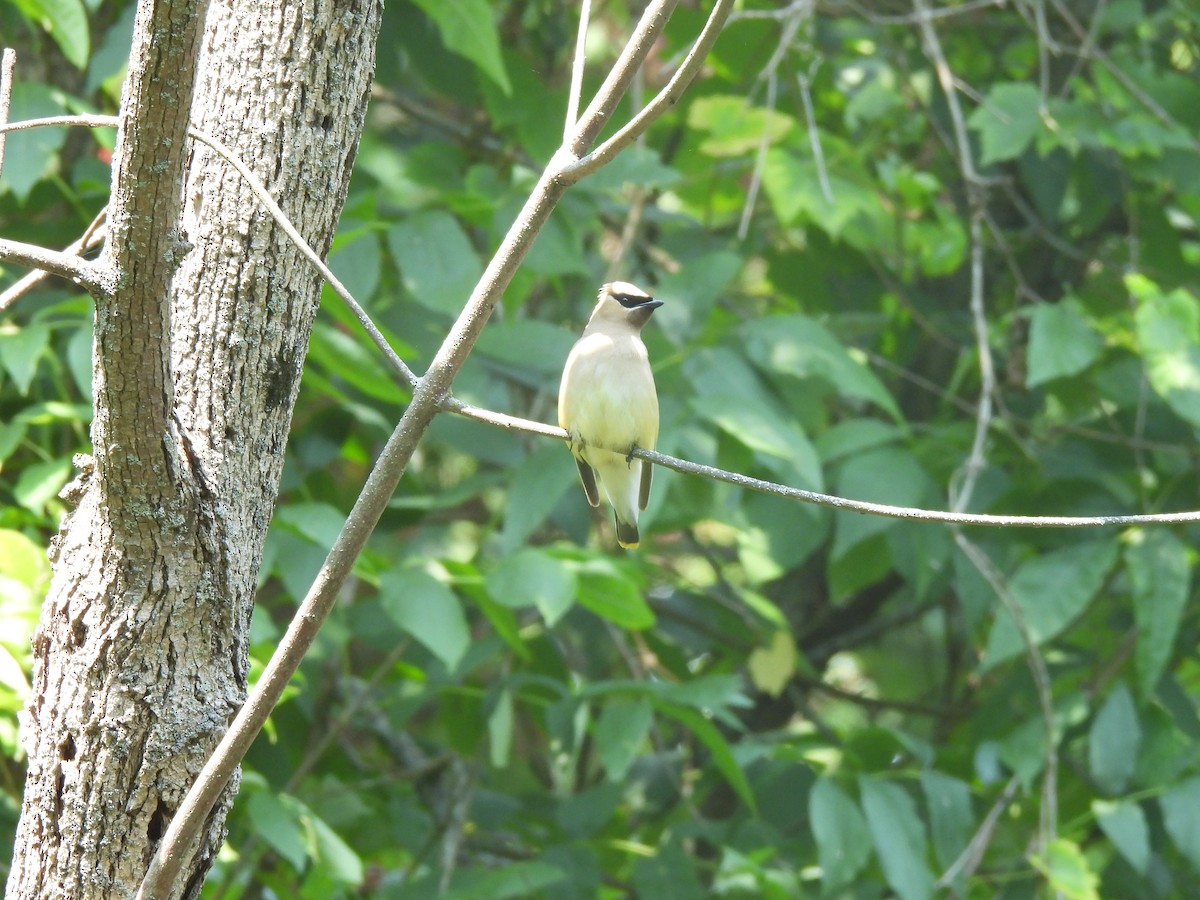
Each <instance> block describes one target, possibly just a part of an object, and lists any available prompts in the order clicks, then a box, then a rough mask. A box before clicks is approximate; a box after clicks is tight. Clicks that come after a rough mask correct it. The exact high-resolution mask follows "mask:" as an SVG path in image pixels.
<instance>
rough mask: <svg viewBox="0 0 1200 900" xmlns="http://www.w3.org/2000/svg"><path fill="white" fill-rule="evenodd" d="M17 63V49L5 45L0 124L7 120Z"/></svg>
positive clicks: (0, 137)
mask: <svg viewBox="0 0 1200 900" xmlns="http://www.w3.org/2000/svg"><path fill="white" fill-rule="evenodd" d="M16 64H17V51H16V50H13V49H12V48H11V47H5V48H4V53H3V54H0V125H4V124H6V123H7V122H8V107H9V104H11V103H12V89H13V67H14V66H15V65H16ZM3 172H4V133H3V132H0V174H2V173H3Z"/></svg>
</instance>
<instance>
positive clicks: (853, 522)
mask: <svg viewBox="0 0 1200 900" xmlns="http://www.w3.org/2000/svg"><path fill="white" fill-rule="evenodd" d="M930 484H931V482H930V479H929V476H928V475H927V474H926V473H925V470H924V469H923V468H922V467H921V463H920V461H919V460H918V459H917V458H916V457H915V456H914V455H913V453H912V452H911V451H910V450H909V449H908V448H907V447H903V446H884V447H879V448H878V449H875V450H868V451H866V452H865V453H859V454H857V455H855V456H852V457H850V458H849V459H848V460H846V462H845V463H843V464H842V468H841V471H840V472H839V473H838V479H837V492H838V493H839V494H840V495H841V496H843V497H852V498H854V499H855V500H869V501H871V502H874V503H888V504H891V505H893V506H920V505H921V501H922V500H923V499H924V498H925V497H927V496H929V493H930ZM834 527H835V529H836V537H835V539H834V543H833V554H832V555H833V559H834V560H835V561H836V560H839V559H841V558H842V557H844V556H845V555H846V554H847V553H849V551H850V550H851V549H853V548H854V547H856V546H858V545H859V544H861V543H863V542H865V541H866V540H867V539H869V538H871V537H873V536H875V535H878V534H882V533H884V532H886V531H889V530H890V529H892V528H895V527H896V521H895V520H894V519H885V518H882V517H880V516H864V515H862V514H861V513H851V512H845V511H840V510H839V511H838V512H836V513H835V514H834Z"/></svg>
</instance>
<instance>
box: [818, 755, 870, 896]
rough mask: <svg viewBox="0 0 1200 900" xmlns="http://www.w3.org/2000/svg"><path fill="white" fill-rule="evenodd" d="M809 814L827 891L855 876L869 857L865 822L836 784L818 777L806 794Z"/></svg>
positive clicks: (856, 808)
mask: <svg viewBox="0 0 1200 900" xmlns="http://www.w3.org/2000/svg"><path fill="white" fill-rule="evenodd" d="M808 818H809V822H810V823H811V825H812V830H813V837H814V838H815V839H816V842H817V860H818V861H819V863H820V865H821V882H822V883H823V884H824V885H825V892H826V894H829V895H833V894H834V892H835V891H836V890H837V889H838V888H840V887H842V886H843V885H847V884H849V883H850V882H852V881H853V880H854V877H855V876H856V875H857V874H858V873H859V872H861V871H862V870H863V867H864V866H866V864H867V860H868V859H870V857H871V844H870V841H871V832H870V831H869V830H868V829H867V822H866V820H865V819H864V818H863V817H862V813H860V812H859V811H858V807H857V806H855V805H854V801H853V800H851V799H850V798H849V797H847V796H846V795H845V794H844V793H842V791H841V790H839V789H838V787H837V785H835V784H834V783H833V781H832V780H830V779H828V778H818V779H817V782H816V784H814V785H813V789H812V792H811V793H810V794H809V795H808Z"/></svg>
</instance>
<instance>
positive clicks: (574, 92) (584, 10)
mask: <svg viewBox="0 0 1200 900" xmlns="http://www.w3.org/2000/svg"><path fill="white" fill-rule="evenodd" d="M591 18H592V0H583V3H582V5H581V7H580V9H579V33H578V35H577V36H576V38H575V59H573V60H572V61H571V91H570V93H569V94H568V95H567V121H566V124H565V125H564V126H563V143H566V142H567V141H568V140H570V138H571V135H572V134H574V133H575V125H576V123H577V121H578V119H579V98H580V96H581V95H582V94H583V67H584V64H585V63H586V62H587V30H588V22H589V21H591Z"/></svg>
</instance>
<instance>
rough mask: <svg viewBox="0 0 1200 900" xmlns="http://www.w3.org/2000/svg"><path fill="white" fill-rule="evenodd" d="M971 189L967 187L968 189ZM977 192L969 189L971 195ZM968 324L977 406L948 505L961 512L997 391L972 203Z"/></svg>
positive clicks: (977, 210) (979, 221) (977, 218)
mask: <svg viewBox="0 0 1200 900" xmlns="http://www.w3.org/2000/svg"><path fill="white" fill-rule="evenodd" d="M969 190H970V188H969ZM977 193H978V191H976V190H972V195H976V194H977ZM970 231H971V300H970V310H971V325H972V328H973V329H974V331H975V347H976V352H978V354H979V407H978V409H977V411H976V413H975V437H974V438H973V439H972V441H971V453H970V455H969V456H968V457H967V459H966V461H965V462H964V463H963V465H962V468H961V471H962V472H963V478H962V481H961V482H960V483H959V484H958V485H957V486H956V488H955V490H954V491H953V494H954V496H953V498H952V501H951V508H953V509H954V511H955V512H962V511H963V510H965V509H966V508H967V507H968V506H969V505H970V503H971V498H972V496H973V495H974V493H975V484H976V482H977V481H978V480H979V476H980V474H981V473H982V472H983V470H984V468H985V467H986V466H987V452H986V451H987V435H988V431H989V430H990V429H991V425H992V393H993V392H994V391H995V390H996V366H995V364H994V363H993V361H992V348H991V345H990V344H989V342H988V323H987V315H986V313H985V311H984V308H983V206H982V204H979V203H976V204H974V208H973V209H972V210H971V229H970Z"/></svg>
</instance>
